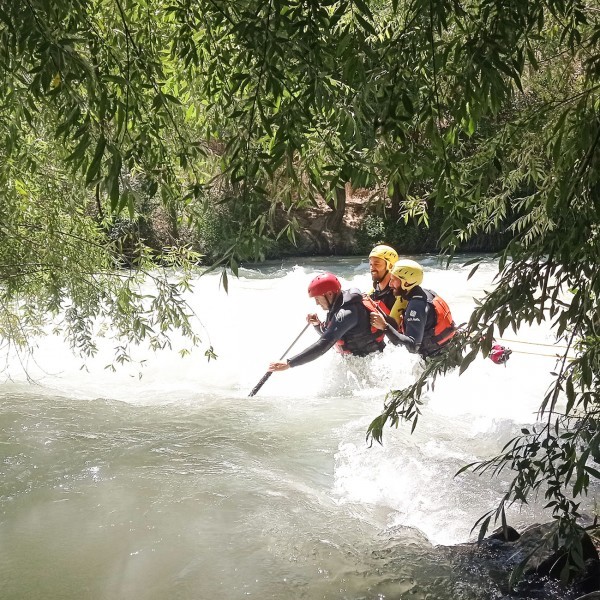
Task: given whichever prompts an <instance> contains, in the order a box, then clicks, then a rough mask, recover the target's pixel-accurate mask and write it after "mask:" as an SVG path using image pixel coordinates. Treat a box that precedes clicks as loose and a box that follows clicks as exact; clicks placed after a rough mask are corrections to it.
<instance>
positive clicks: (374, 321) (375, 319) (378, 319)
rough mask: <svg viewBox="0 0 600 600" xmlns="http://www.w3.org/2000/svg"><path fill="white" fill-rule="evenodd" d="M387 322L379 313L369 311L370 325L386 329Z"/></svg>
mask: <svg viewBox="0 0 600 600" xmlns="http://www.w3.org/2000/svg"><path fill="white" fill-rule="evenodd" d="M387 326H388V324H387V323H386V321H385V319H384V318H383V317H382V316H381V315H380V314H379V313H371V327H375V329H386V328H387Z"/></svg>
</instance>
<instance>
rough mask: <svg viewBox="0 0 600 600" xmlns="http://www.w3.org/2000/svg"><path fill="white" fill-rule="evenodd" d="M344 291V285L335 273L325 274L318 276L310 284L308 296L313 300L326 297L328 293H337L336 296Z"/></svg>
mask: <svg viewBox="0 0 600 600" xmlns="http://www.w3.org/2000/svg"><path fill="white" fill-rule="evenodd" d="M341 289H342V284H341V283H340V281H339V279H338V278H337V277H336V276H335V275H334V274H333V273H323V274H321V275H317V276H316V277H315V278H314V279H313V280H312V281H311V282H310V283H309V284H308V295H309V296H310V297H311V298H314V297H315V296H324V295H325V294H326V293H327V292H335V293H336V294H337V293H338V292H339V291H340V290H341Z"/></svg>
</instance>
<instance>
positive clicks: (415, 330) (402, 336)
mask: <svg viewBox="0 0 600 600" xmlns="http://www.w3.org/2000/svg"><path fill="white" fill-rule="evenodd" d="M428 312H429V305H428V304H427V302H426V301H422V300H420V299H419V300H413V301H411V302H410V303H409V305H408V306H407V307H406V312H405V313H404V333H400V332H399V331H398V330H397V324H396V321H395V320H394V319H392V318H391V317H389V316H387V317H386V318H385V319H384V318H383V316H382V315H379V314H377V315H375V316H374V317H372V318H371V324H372V325H373V327H377V328H378V329H383V330H384V331H385V336H386V338H387V339H388V340H389V341H390V342H391V343H392V344H394V346H404V347H405V348H406V349H407V350H408V351H409V352H412V353H416V352H418V351H419V348H420V346H421V342H422V341H423V335H424V333H425V325H426V323H427V313H428Z"/></svg>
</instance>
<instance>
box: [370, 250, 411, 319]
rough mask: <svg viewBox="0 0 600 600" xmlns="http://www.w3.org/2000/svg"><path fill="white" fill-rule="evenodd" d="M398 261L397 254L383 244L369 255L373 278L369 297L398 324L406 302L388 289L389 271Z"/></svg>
mask: <svg viewBox="0 0 600 600" xmlns="http://www.w3.org/2000/svg"><path fill="white" fill-rule="evenodd" d="M397 260H398V253H397V252H396V251H395V250H394V249H393V248H392V247H391V246H386V245H385V244H379V245H377V246H375V247H374V248H373V250H371V252H370V254H369V271H370V272H371V277H372V278H373V289H372V290H371V291H370V292H369V296H370V297H371V298H372V299H373V300H379V301H381V302H382V303H383V304H384V305H385V306H386V307H387V309H388V311H389V314H390V316H391V317H392V318H393V319H394V320H395V321H396V323H398V324H399V323H400V321H401V319H402V312H403V310H404V308H405V307H406V301H405V300H404V299H402V298H401V297H399V296H396V295H394V290H393V289H392V288H391V287H390V271H391V269H392V267H393V266H394V265H395V264H396V261H397Z"/></svg>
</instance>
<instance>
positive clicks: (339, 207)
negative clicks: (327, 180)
mask: <svg viewBox="0 0 600 600" xmlns="http://www.w3.org/2000/svg"><path fill="white" fill-rule="evenodd" d="M335 198H336V201H335V203H334V202H332V201H330V202H328V203H327V204H328V205H329V207H330V208H331V209H332V210H333V212H332V213H331V214H330V215H329V216H328V217H327V228H328V229H329V230H331V231H339V230H340V227H341V226H342V223H343V222H344V214H345V213H346V187H345V186H344V187H340V186H338V187H336V188H335Z"/></svg>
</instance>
